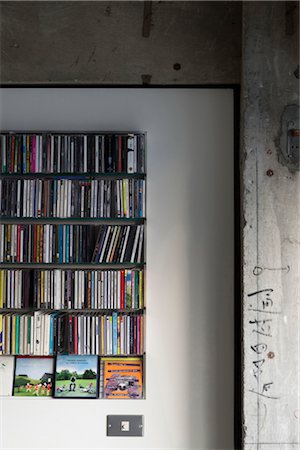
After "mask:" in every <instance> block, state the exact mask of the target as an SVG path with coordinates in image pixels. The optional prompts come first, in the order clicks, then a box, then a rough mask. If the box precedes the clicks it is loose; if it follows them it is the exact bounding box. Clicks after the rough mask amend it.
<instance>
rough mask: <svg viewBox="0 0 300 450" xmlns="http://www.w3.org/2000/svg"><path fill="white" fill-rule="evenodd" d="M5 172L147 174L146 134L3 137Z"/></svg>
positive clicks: (0, 150) (0, 154)
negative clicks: (145, 172)
mask: <svg viewBox="0 0 300 450" xmlns="http://www.w3.org/2000/svg"><path fill="white" fill-rule="evenodd" d="M0 168H1V172H2V173H18V174H21V173H23V174H28V173H87V172H91V173H99V172H100V173H121V172H123V173H143V172H144V171H145V136H144V135H142V134H138V135H137V134H127V135H125V134H106V135H101V134H56V133H55V134H54V133H52V134H49V133H47V134H42V133H37V134H18V133H9V134H2V135H1V136H0Z"/></svg>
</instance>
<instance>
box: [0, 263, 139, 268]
mask: <svg viewBox="0 0 300 450" xmlns="http://www.w3.org/2000/svg"><path fill="white" fill-rule="evenodd" d="M145 265H146V263H145V262H142V263H129V262H124V263H76V262H74V263H15V262H13V263H0V269H78V268H79V269H81V270H82V269H86V270H102V269H140V268H143V267H144V266H145Z"/></svg>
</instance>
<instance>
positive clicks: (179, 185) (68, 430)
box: [0, 89, 234, 450]
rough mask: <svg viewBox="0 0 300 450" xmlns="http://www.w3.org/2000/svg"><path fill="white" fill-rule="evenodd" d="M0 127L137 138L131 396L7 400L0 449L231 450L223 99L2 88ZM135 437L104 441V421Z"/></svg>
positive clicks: (229, 212)
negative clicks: (136, 350) (138, 206)
mask: <svg viewBox="0 0 300 450" xmlns="http://www.w3.org/2000/svg"><path fill="white" fill-rule="evenodd" d="M0 100H1V103H0V105H1V106H0V108H1V112H0V125H1V129H12V130H30V129H33V130H44V129H50V130H51V129H52V130H77V129H80V130H84V129H85V130H119V131H122V130H140V131H147V133H148V138H147V145H148V147H147V154H148V178H147V180H148V185H147V188H148V205H147V219H148V220H147V294H146V295H147V319H146V320H147V330H146V339H147V343H146V344H147V345H146V353H147V359H146V361H147V366H146V388H147V399H146V400H141V401H122V400H119V401H118V400H117V401H109V400H94V401H93V400H90V401H89V400H53V399H49V400H43V399H25V398H24V399H23V398H8V399H2V400H1V401H0V403H1V425H2V427H1V434H2V436H1V445H2V447H0V448H2V449H11V448H13V449H61V448H64V449H73V450H74V449H104V448H106V449H121V448H122V449H124V448H127V449H167V448H168V449H182V450H188V449H192V448H193V449H195V448H196V449H203V450H204V449H212V450H216V449H230V450H232V449H233V350H234V349H233V347H234V344H233V276H234V273H233V245H234V242H233V93H232V91H231V90H229V89H228V90H225V89H224V90H220V89H219V90H211V89H7V90H1V91H0ZM132 413H133V414H144V416H145V436H144V437H143V438H106V436H105V434H106V430H105V428H106V415H107V414H132Z"/></svg>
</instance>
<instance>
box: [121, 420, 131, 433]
mask: <svg viewBox="0 0 300 450" xmlns="http://www.w3.org/2000/svg"><path fill="white" fill-rule="evenodd" d="M129 423H130V422H129V420H122V422H121V431H129V428H130V427H129Z"/></svg>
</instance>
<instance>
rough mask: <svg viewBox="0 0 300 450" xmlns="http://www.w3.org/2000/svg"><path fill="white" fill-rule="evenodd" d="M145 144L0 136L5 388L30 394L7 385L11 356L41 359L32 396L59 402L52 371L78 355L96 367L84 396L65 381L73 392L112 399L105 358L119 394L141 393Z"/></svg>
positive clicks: (33, 134) (84, 135)
mask: <svg viewBox="0 0 300 450" xmlns="http://www.w3.org/2000/svg"><path fill="white" fill-rule="evenodd" d="M145 141H146V135H145V133H140V132H134V131H129V132H126V131H125V132H124V131H122V132H117V131H116V132H113V131H109V132H99V131H89V132H86V131H77V132H76V131H75V132H73V131H71V132H70V131H69V132H66V131H49V130H44V131H2V132H0V144H1V145H0V146H1V152H0V191H1V192H0V194H1V193H2V195H1V198H2V199H3V201H2V202H1V211H0V224H1V226H0V242H1V245H0V259H1V261H2V262H0V287H1V289H0V291H1V292H0V305H1V308H0V354H2V355H5V356H13V357H16V358H15V361H14V373H15V375H14V377H15V378H16V379H15V380H14V388H13V395H16V396H17V395H20V396H22V395H24V392H25V389H26V392H25V394H26V395H31V394H30V393H29V391H28V389H29V388H28V386H27V385H24V386H22V387H21V386H20V385H17V381H18V380H17V377H18V376H20V377H21V376H22V375H20V374H24V373H27V372H24V371H22V372H18V370H19V369H20V370H21V368H20V367H22V364H25V363H26V364H28V367H29V368H30V364H32V362H31V360H30V358H29V361H25V362H23V361H24V358H23V357H37V356H40V357H43V356H48V357H49V356H50V358H43V360H42V361H41V362H40V364H41V365H42V367H43V369H41V373H42V374H46V373H47V374H48V375H49V374H53V378H52V380H51V386H50V383H48V384H49V386H50V387H49V389H50V390H51V389H52V393H50V394H49V392H50V391H49V392H48V391H47V394H45V395H44V396H45V397H47V396H48V395H51V396H52V395H53V397H55V398H56V397H63V396H65V397H66V398H69V396H70V397H71V396H72V395H73V393H72V395H70V394H69V389H68V396H66V390H65V389H64V386H62V389H60V387H61V383H60V382H61V381H62V380H63V382H64V384H66V385H67V382H68V381H69V380H65V379H63V378H58V377H56V375H57V373H58V372H59V371H58V370H57V369H58V367H60V368H61V369H60V370H61V372H63V370H62V369H65V368H66V369H68V367H70V364H71V365H74V361H75V360H76V358H75V356H80V357H81V358H78V361H81V360H82V357H87V358H85V359H86V361H84V362H85V364H87V365H88V364H91V367H94V366H92V364H94V363H93V361H94V358H95V359H96V360H97V366H98V367H97V370H96V371H95V370H94V369H93V371H95V372H98V373H96V374H95V380H94V378H93V382H92V381H90V382H89V384H93V389H94V391H93V396H92V391H88V392H87V390H86V389H85V390H83V387H82V386H80V383H77V386H76V389H77V391H76V393H77V397H76V398H81V397H82V398H96V397H97V396H98V393H97V389H98V390H100V391H101V392H100V398H116V397H114V395H115V394H111V393H110V390H109V389H110V386H111V383H112V382H113V381H114V379H113V378H114V376H113V375H111V374H112V371H111V365H113V367H114V370H113V372H114V374H115V373H117V374H118V376H119V377H122V376H124V370H126V374H125V375H126V377H127V379H128V383H129V382H130V384H128V386H131V387H132V388H133V389H128V392H127V393H124V392H122V395H123V396H124V397H122V398H132V399H136V398H145V355H146V353H145V351H144V350H145V345H144V343H145V321H146V315H147V314H146V307H145V306H144V305H145V304H147V302H146V295H145V268H146V262H145V261H146V249H145V237H146V180H147V176H146V173H145V172H146V154H145ZM1 214H2V216H1ZM27 261H29V262H27ZM43 261H45V262H43ZM46 261H48V262H46ZM49 261H52V262H49ZM59 261H61V262H59ZM63 261H64V262H63ZM78 261H83V262H78ZM92 261H93V262H92ZM96 261H97V262H96ZM98 261H102V262H98ZM120 261H122V262H120ZM134 261H138V262H134ZM8 306H12V307H8ZM68 306H70V308H69V307H68ZM93 306H95V307H93ZM117 306H119V307H117ZM68 355H70V359H68ZM18 357H21V358H18ZM96 357H99V358H96ZM25 359H26V358H25ZM111 359H113V362H112V361H111ZM47 364H48V365H49V367H48V365H47ZM78 364H79V363H78ZM44 365H45V366H44ZM46 365H47V367H46ZM51 365H52V366H51ZM62 365H64V366H62ZM50 366H51V367H50ZM44 367H45V368H44ZM72 367H73V366H72ZM80 368H82V367H80ZM124 368H125V369H124ZM22 370H23V369H22ZM33 378H34V377H33ZM50 378H51V377H50ZM97 383H98V387H97ZM27 384H28V383H27ZM29 384H34V383H29ZM39 385H40V386H41V388H40V392H39V388H36V386H39ZM34 388H35V389H37V390H36V391H35V394H36V396H38V395H39V396H43V391H41V389H42V384H41V383H39V382H37V383H36V385H35V386H34ZM47 388H48V386H47ZM22 389H23V390H22ZM116 390H118V388H117V389H116ZM38 392H39V393H38ZM70 392H71V391H70ZM105 392H106V394H105V395H107V397H105V396H104V393H105ZM118 394H119V393H118ZM33 395H34V393H33V394H32V395H31V396H33Z"/></svg>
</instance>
